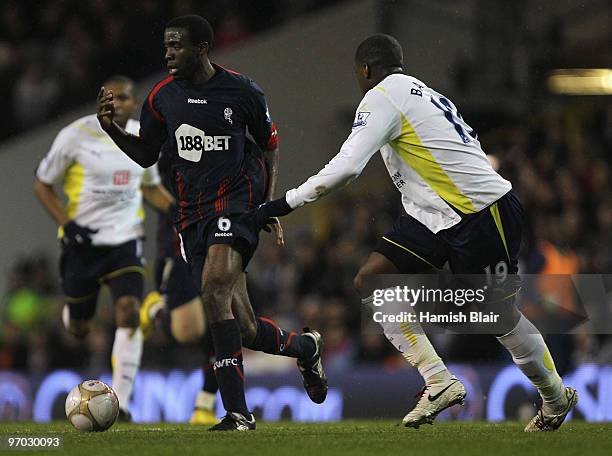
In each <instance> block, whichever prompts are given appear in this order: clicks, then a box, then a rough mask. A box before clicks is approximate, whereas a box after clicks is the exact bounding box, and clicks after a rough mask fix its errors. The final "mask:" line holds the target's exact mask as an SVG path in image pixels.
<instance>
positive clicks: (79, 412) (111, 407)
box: [66, 380, 119, 432]
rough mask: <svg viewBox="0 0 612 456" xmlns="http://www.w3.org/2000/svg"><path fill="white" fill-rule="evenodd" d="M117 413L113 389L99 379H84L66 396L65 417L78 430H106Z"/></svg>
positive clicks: (116, 400) (115, 396) (117, 405)
mask: <svg viewBox="0 0 612 456" xmlns="http://www.w3.org/2000/svg"><path fill="white" fill-rule="evenodd" d="M118 414H119V400H118V399H117V395H116V394H115V392H114V391H113V389H112V388H111V387H110V386H108V385H107V384H106V383H104V382H101V381H100V380H86V381H84V382H83V383H80V384H79V385H77V386H75V387H74V388H73V389H72V391H70V394H68V397H67V398H66V417H67V418H68V421H70V423H71V424H72V425H73V426H74V428H75V429H77V430H78V431H83V432H92V431H106V430H107V429H108V428H109V427H111V426H112V425H113V423H114V422H115V420H116V419H117V415H118Z"/></svg>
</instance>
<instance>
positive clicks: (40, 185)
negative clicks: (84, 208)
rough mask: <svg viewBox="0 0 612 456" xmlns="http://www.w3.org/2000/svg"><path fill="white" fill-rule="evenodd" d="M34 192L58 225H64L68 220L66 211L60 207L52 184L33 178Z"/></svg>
mask: <svg viewBox="0 0 612 456" xmlns="http://www.w3.org/2000/svg"><path fill="white" fill-rule="evenodd" d="M34 194H35V195H36V198H38V201H40V204H41V205H42V207H44V208H45V210H46V211H47V212H48V213H49V215H50V216H51V218H52V219H53V220H55V223H57V224H58V226H64V225H65V224H66V223H68V222H69V221H70V218H69V217H68V215H67V214H66V211H65V210H64V208H63V207H62V203H61V201H60V199H59V197H58V196H57V193H55V189H54V188H53V185H50V184H47V183H45V182H43V181H41V180H40V179H38V178H36V179H34Z"/></svg>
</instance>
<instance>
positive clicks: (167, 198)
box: [141, 184, 174, 213]
mask: <svg viewBox="0 0 612 456" xmlns="http://www.w3.org/2000/svg"><path fill="white" fill-rule="evenodd" d="M141 190H142V197H143V198H144V200H145V201H146V202H147V203H148V204H149V205H150V206H151V207H153V208H155V209H157V210H158V211H160V212H164V213H168V212H169V211H170V208H171V207H172V206H173V205H174V198H173V197H172V195H170V193H168V190H166V189H165V187H164V186H163V185H161V184H159V185H143V186H142V188H141Z"/></svg>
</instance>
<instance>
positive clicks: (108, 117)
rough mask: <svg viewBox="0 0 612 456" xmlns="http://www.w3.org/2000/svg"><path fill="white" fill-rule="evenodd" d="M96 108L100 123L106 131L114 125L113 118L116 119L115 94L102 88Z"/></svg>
mask: <svg viewBox="0 0 612 456" xmlns="http://www.w3.org/2000/svg"><path fill="white" fill-rule="evenodd" d="M96 108H97V109H96V111H97V116H98V122H100V126H101V127H102V130H104V131H106V130H108V129H109V128H110V127H111V125H112V124H113V118H114V117H115V105H114V104H113V92H111V91H109V90H106V89H105V88H104V87H101V88H100V92H98V99H97V102H96Z"/></svg>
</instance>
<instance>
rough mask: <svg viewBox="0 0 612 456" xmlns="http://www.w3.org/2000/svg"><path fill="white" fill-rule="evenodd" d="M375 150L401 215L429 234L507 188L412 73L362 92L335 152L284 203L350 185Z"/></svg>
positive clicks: (445, 103) (445, 106) (443, 103)
mask: <svg viewBox="0 0 612 456" xmlns="http://www.w3.org/2000/svg"><path fill="white" fill-rule="evenodd" d="M378 150H380V153H381V155H382V158H383V160H384V162H385V165H386V167H387V170H388V172H389V176H390V177H391V180H392V181H393V183H394V184H395V186H396V188H397V189H398V190H399V192H400V193H401V194H402V204H403V206H404V209H405V210H406V213H408V214H409V215H411V216H412V217H414V218H415V219H417V220H418V221H420V222H421V223H422V224H423V225H425V226H426V227H427V228H429V229H430V230H431V231H432V232H434V233H437V232H438V231H440V230H443V229H446V228H450V227H451V226H453V225H455V224H457V223H459V221H460V220H461V217H460V216H459V215H458V214H457V211H459V212H461V213H463V214H471V213H474V212H478V211H480V210H482V209H484V208H486V207H487V206H489V205H491V204H493V203H494V202H495V201H497V200H498V199H499V198H501V197H502V196H503V195H505V194H506V193H507V192H508V191H510V189H511V188H512V185H511V184H510V182H508V181H507V180H505V179H504V178H502V177H501V176H500V175H499V174H497V173H496V172H495V171H494V170H493V168H492V167H491V164H490V163H489V161H488V159H487V157H486V155H485V153H484V152H483V150H482V149H481V147H480V142H479V141H478V139H477V136H476V133H474V132H473V131H472V129H471V128H470V126H469V125H467V124H466V123H465V122H464V121H463V119H462V118H461V115H460V114H459V113H458V112H457V109H456V108H455V106H454V105H453V103H452V102H451V101H450V100H448V99H447V98H445V97H444V96H443V95H441V94H439V93H438V92H436V91H435V90H433V89H431V88H429V87H427V86H426V85H425V84H424V83H423V82H421V81H419V80H418V79H416V78H414V77H412V76H408V75H405V74H392V75H390V76H387V77H386V78H385V79H384V80H383V81H381V82H380V83H379V84H378V85H377V86H376V87H374V88H373V89H372V90H370V91H368V92H367V93H366V95H365V96H364V98H363V100H362V101H361V103H360V104H359V107H358V108H357V113H356V115H355V122H354V123H353V130H352V132H351V134H350V135H349V137H348V138H347V140H346V141H345V142H344V144H343V145H342V148H341V149H340V152H339V153H338V154H337V155H336V156H335V157H334V158H332V159H331V161H330V162H329V163H328V164H327V165H326V166H325V167H324V168H323V169H322V170H321V171H320V172H319V173H318V174H316V175H315V176H312V177H311V178H309V179H308V180H307V181H306V182H305V183H303V184H302V185H300V186H299V187H298V188H295V189H292V190H289V191H288V192H287V194H286V199H287V203H289V205H290V206H291V207H292V208H296V207H298V206H301V205H303V204H305V203H310V202H313V201H316V200H317V199H319V198H320V197H321V196H323V195H325V194H326V193H329V192H330V191H332V190H333V189H335V188H338V187H341V186H344V185H346V184H348V183H349V182H351V181H352V180H353V179H355V178H356V177H358V176H359V175H360V174H361V172H362V171H363V168H364V167H365V166H366V164H367V163H368V161H369V160H370V158H371V157H372V155H374V154H375V153H376V151H378ZM453 208H454V209H453Z"/></svg>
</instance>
